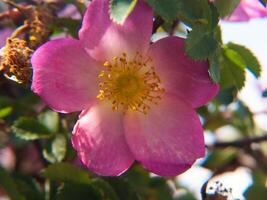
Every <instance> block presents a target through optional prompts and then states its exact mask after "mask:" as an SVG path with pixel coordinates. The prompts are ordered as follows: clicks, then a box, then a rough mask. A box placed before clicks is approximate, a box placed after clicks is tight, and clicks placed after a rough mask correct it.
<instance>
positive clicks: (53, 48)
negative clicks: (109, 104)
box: [31, 39, 98, 112]
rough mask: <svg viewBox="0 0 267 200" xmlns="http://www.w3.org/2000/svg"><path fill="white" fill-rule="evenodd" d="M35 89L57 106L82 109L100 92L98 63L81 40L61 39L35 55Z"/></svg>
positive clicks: (72, 109) (63, 109)
mask: <svg viewBox="0 0 267 200" xmlns="http://www.w3.org/2000/svg"><path fill="white" fill-rule="evenodd" d="M31 62H32V65H33V83H32V90H33V91H34V92H35V93H37V94H38V95H39V96H41V97H42V99H43V100H44V101H45V102H46V103H47V104H48V105H49V106H50V107H51V108H52V109H54V110H56V111H59V112H73V111H80V110H82V109H84V108H86V107H88V106H89V105H90V104H91V103H92V101H94V100H95V99H96V96H97V87H98V86H97V73H98V70H97V67H98V64H97V63H96V62H95V61H94V60H93V59H92V58H90V56H89V55H88V54H87V53H86V51H85V50H84V49H83V47H82V46H81V43H80V42H79V41H78V40H74V39H58V40H53V41H50V42H48V43H46V44H44V45H43V46H41V47H40V48H38V49H37V50H36V51H35V53H34V54H33V56H32V60H31Z"/></svg>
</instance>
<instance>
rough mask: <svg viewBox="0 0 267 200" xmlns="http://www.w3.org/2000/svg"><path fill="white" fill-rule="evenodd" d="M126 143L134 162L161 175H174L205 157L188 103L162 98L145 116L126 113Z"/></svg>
mask: <svg viewBox="0 0 267 200" xmlns="http://www.w3.org/2000/svg"><path fill="white" fill-rule="evenodd" d="M124 122H125V123H124V124H125V134H126V140H127V143H128V145H129V147H130V149H131V151H132V153H133V154H134V156H135V158H136V160H138V161H140V162H141V164H142V165H143V166H144V167H145V168H147V169H148V170H150V171H151V172H153V173H155V174H158V175H161V176H175V175H178V174H180V173H182V172H184V171H185V170H187V169H188V168H190V167H191V165H192V164H193V163H194V161H195V160H196V159H198V158H200V157H202V156H204V154H205V146H204V139H203V130H202V128H201V124H200V120H199V118H198V116H197V114H196V112H195V111H194V110H193V109H192V108H191V106H190V105H189V104H187V103H186V102H184V101H183V100H181V99H177V98H176V97H172V96H164V99H163V100H162V102H160V104H159V105H158V106H153V107H152V108H151V110H149V111H148V114H147V115H144V114H142V113H127V114H126V116H125V121H124Z"/></svg>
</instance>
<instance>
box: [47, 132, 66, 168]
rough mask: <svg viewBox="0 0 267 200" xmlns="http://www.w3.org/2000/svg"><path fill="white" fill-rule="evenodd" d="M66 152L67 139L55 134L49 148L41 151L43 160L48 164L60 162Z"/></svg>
mask: <svg viewBox="0 0 267 200" xmlns="http://www.w3.org/2000/svg"><path fill="white" fill-rule="evenodd" d="M66 152H67V139H66V137H65V136H64V135H62V134H57V135H56V136H55V138H54V139H53V141H52V142H51V144H50V145H49V147H48V148H47V149H44V150H43V156H44V158H45V159H46V160H47V161H49V162H50V163H56V162H61V161H62V160H63V159H64V158H65V156H66Z"/></svg>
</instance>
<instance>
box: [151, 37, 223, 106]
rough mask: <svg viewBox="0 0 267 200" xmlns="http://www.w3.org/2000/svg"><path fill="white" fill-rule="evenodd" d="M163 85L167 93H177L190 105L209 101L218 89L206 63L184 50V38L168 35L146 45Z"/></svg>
mask: <svg viewBox="0 0 267 200" xmlns="http://www.w3.org/2000/svg"><path fill="white" fill-rule="evenodd" d="M149 55H150V57H151V58H152V60H153V63H154V66H155V69H156V72H157V73H158V75H159V77H160V79H161V80H162V85H163V86H162V87H163V88H165V89H166V91H167V92H168V93H172V94H175V95H177V96H180V97H181V98H183V99H184V100H186V101H187V102H189V103H190V104H191V105H192V106H193V107H199V106H202V105H204V104H206V103H207V102H208V101H210V100H211V99H212V98H213V97H214V96H215V95H216V94H217V92H218V90H219V86H218V85H217V84H214V83H213V82H212V81H211V79H210V77H209V74H208V63H207V62H205V61H194V60H192V59H190V58H189V57H188V56H187V55H186V54H185V50H184V39H181V38H178V37H167V38H164V39H161V40H159V41H157V42H156V43H154V44H153V45H152V46H151V48H150V49H149Z"/></svg>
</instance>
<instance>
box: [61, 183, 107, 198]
mask: <svg viewBox="0 0 267 200" xmlns="http://www.w3.org/2000/svg"><path fill="white" fill-rule="evenodd" d="M56 199H57V200H74V199H79V200H82V199H88V200H103V199H102V197H101V194H100V192H98V191H97V190H96V189H95V188H94V187H92V186H91V185H88V184H70V183H67V184H65V185H64V186H63V188H62V189H61V190H60V191H59V193H58V195H57V198H56ZM107 200H108V199H107Z"/></svg>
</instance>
